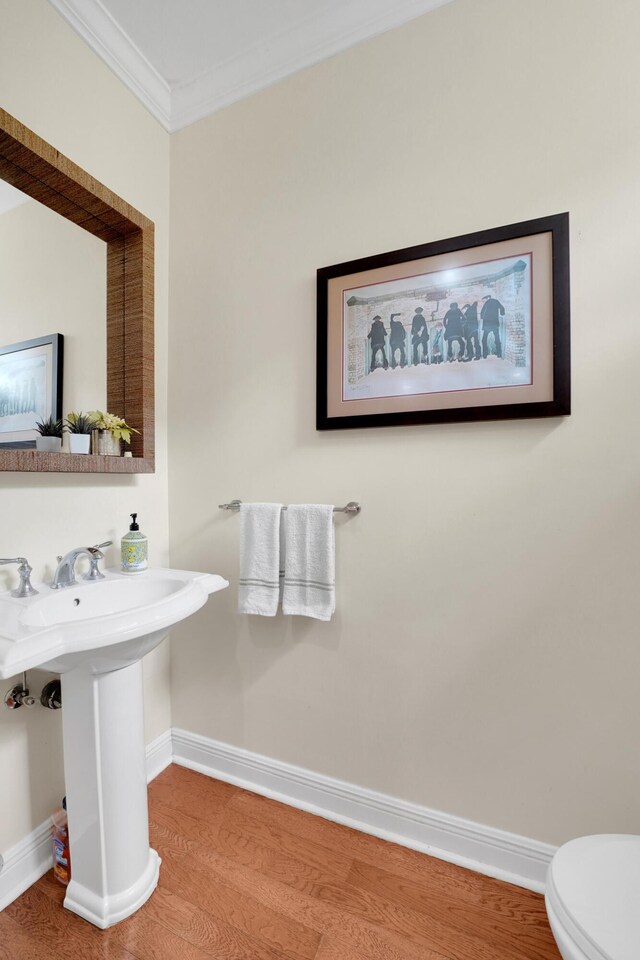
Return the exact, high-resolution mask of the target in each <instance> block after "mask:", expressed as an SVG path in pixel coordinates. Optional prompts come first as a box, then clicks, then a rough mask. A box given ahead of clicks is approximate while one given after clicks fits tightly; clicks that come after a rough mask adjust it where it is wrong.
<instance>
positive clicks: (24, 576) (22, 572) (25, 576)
mask: <svg viewBox="0 0 640 960" xmlns="http://www.w3.org/2000/svg"><path fill="white" fill-rule="evenodd" d="M5 563H17V564H18V576H19V577H20V583H19V585H18V586H17V587H16V589H15V590H12V591H11V596H12V597H18V598H19V599H22V598H23V597H33V596H35V594H36V593H37V592H38V591H37V590H36V589H35V587H32V586H31V580H30V579H29V577H30V576H31V570H32V567H30V566H29V561H28V560H27V558H26V557H13V558H11V559H0V564H2V565H4V564H5Z"/></svg>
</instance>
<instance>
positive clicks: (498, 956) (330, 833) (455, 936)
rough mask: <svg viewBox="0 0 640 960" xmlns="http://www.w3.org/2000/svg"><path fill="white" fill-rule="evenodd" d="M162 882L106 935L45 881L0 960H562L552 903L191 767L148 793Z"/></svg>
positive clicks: (7, 935) (13, 912)
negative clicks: (66, 959) (548, 907)
mask: <svg viewBox="0 0 640 960" xmlns="http://www.w3.org/2000/svg"><path fill="white" fill-rule="evenodd" d="M149 809H150V817H151V824H150V832H151V836H152V842H153V845H154V846H155V847H156V849H157V850H158V852H159V853H160V855H161V856H162V858H163V863H162V866H161V870H160V884H159V887H158V889H157V890H156V891H155V893H154V894H153V896H152V897H151V899H150V900H149V901H148V903H147V904H145V906H144V907H142V909H141V910H140V911H138V912H137V913H136V914H135V915H134V916H132V917H130V918H129V919H128V920H125V921H124V922H122V923H120V924H117V925H116V926H115V927H112V928H111V929H109V930H107V931H100V930H97V929H96V928H95V927H92V926H91V925H90V924H88V923H86V922H85V921H83V920H81V919H80V918H79V917H76V916H74V915H73V914H71V913H70V912H68V911H65V910H64V909H62V900H63V898H64V892H65V891H64V888H63V887H61V885H60V884H58V883H57V882H56V881H55V880H54V879H53V877H52V875H51V874H49V875H47V876H45V877H43V878H42V879H41V880H39V881H38V883H37V884H35V885H34V886H33V887H32V888H31V889H30V890H28V891H27V892H26V893H25V894H24V895H23V896H22V897H20V898H18V900H16V901H15V902H14V903H13V904H10V905H9V906H8V907H7V908H6V909H5V911H4V912H3V913H2V914H0V960H18V958H19V960H23V958H24V960H36V957H37V958H38V960H40V958H41V957H42V956H52V957H62V956H67V955H68V956H73V957H74V958H77V960H165V958H171V960H560V955H559V953H558V951H557V948H556V947H555V943H554V940H553V937H552V935H551V931H550V929H549V926H548V923H547V919H546V912H545V909H544V901H543V898H542V897H540V896H539V895H537V894H534V893H532V892H531V891H528V890H522V889H520V888H518V887H515V886H512V885H510V884H505V883H502V882H500V881H498V880H491V879H490V878H488V877H484V876H481V875H480V874H476V873H473V872H471V871H469V870H465V869H462V868H460V867H457V866H454V865H453V864H450V863H445V862H444V861H442V860H437V859H435V858H433V857H428V856H425V855H423V854H421V853H418V852H416V851H413V850H407V849H406V848H404V847H400V846H398V845H396V844H391V843H387V842H385V841H383V840H380V839H378V838H376V837H371V836H368V835H366V834H362V833H358V832H357V831H355V830H352V829H350V828H348V827H343V826H341V825H340V824H336V823H332V822H330V821H327V820H323V819H321V818H319V817H315V816H312V815H311V814H308V813H305V812H303V811H300V810H296V809H294V808H292V807H288V806H285V805H283V804H281V803H277V802H276V801H273V800H269V799H266V798H264V797H260V796H258V795H256V794H252V793H250V792H248V791H245V790H241V789H240V788H238V787H234V786H232V785H230V784H226V783H222V782H220V781H216V780H213V779H211V778H210V777H206V776H204V775H203V774H199V773H197V772H194V771H192V770H188V769H186V768H183V767H179V766H171V767H169V768H167V770H165V771H163V773H161V774H160V776H159V777H157V778H156V780H155V781H154V782H153V783H152V784H151V785H150V788H149Z"/></svg>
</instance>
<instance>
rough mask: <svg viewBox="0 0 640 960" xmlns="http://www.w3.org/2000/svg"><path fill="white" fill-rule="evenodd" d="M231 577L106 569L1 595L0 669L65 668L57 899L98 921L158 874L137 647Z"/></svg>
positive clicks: (116, 913)
mask: <svg viewBox="0 0 640 960" xmlns="http://www.w3.org/2000/svg"><path fill="white" fill-rule="evenodd" d="M228 585H229V584H228V583H227V581H226V580H224V579H223V578H222V577H219V576H215V575H214V574H209V573H194V572H192V571H188V570H164V569H162V570H160V569H158V570H146V571H145V572H144V573H138V574H123V573H119V572H117V571H106V575H105V578H104V579H103V580H98V581H93V582H85V581H80V582H79V583H78V584H76V585H74V586H71V587H66V588H65V589H63V590H52V589H51V588H50V587H48V586H47V585H46V584H44V585H42V586H41V585H39V584H36V587H37V589H38V590H39V591H40V592H39V593H38V594H37V596H33V597H27V598H24V599H16V598H14V597H11V595H10V594H9V593H5V594H3V595H0V677H11V676H14V675H15V674H17V673H20V672H22V671H23V670H29V669H31V668H32V667H41V668H43V669H47V670H52V671H54V672H56V673H60V674H62V707H63V709H62V735H63V743H64V774H65V789H66V794H67V813H68V818H69V844H70V848H71V882H70V883H69V886H68V887H67V893H66V896H65V900H64V905H65V907H66V908H67V909H68V910H72V911H73V912H74V913H77V914H78V915H79V916H81V917H84V919H85V920H88V921H89V922H90V923H93V924H95V926H97V927H101V928H105V927H109V926H111V925H112V924H114V923H119V922H120V921H121V920H124V919H125V917H128V916H130V915H131V914H132V913H135V911H136V910H138V909H139V908H140V907H141V906H142V905H143V904H144V903H145V902H146V901H147V900H148V898H149V897H150V896H151V894H152V893H153V891H154V889H155V887H156V885H157V883H158V874H159V868H160V858H159V857H158V854H157V853H156V851H155V850H152V849H151V848H150V847H149V823H148V812H147V780H146V770H145V744H144V716H143V702H142V662H141V661H142V657H143V656H144V655H145V653H148V652H149V650H152V649H153V647H155V646H157V645H158V644H159V643H160V642H161V640H163V639H164V637H166V635H167V632H168V630H169V629H170V628H171V627H172V626H173V624H175V623H178V621H180V620H184V618H185V617H188V616H190V615H191V614H192V613H195V612H196V610H199V609H200V607H202V606H203V605H204V604H205V603H206V601H207V598H208V596H209V594H211V593H216V592H217V591H218V590H223V589H224V588H225V587H227V586H228Z"/></svg>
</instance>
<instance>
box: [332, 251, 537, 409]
mask: <svg viewBox="0 0 640 960" xmlns="http://www.w3.org/2000/svg"><path fill="white" fill-rule="evenodd" d="M515 257H519V258H521V257H530V258H531V265H530V271H529V279H528V283H529V290H530V293H529V299H530V310H531V318H533V303H534V297H533V260H534V257H533V251H532V250H526V251H522V250H521V251H519V252H518V253H516V254H511V253H510V254H509V255H508V257H489V258H486V259H482V260H475V261H472V262H470V263H464V264H462V266H463V267H467V266H482V264H484V263H495V262H496V261H497V260H500V259H514V258H515ZM415 262H419V261H415ZM442 271H443V268H442V267H438V268H437V269H436V270H429V271H426V272H423V273H418V274H408V275H406V276H402V277H397V278H396V277H394V278H393V279H391V280H379V281H375V282H374V283H371V284H364V286H376V285H377V284H380V285H382V284H385V283H390V282H391V283H393V282H395V281H396V280H404V279H407V280H411V279H413V277H414V276H415V277H426V276H429V274H432V273H434V274H435V273H442ZM362 286H363V285H360V286H356V287H342V288H341V291H340V292H341V295H342V317H341V332H340V342H341V348H342V349H341V400H340V402H341V403H359V402H362V401H363V400H374V399H375V400H397V399H400V397H401V396H402V399H405V398H406V399H410V398H411V397H422V396H429V397H433V396H443V395H446V394H447V393H465V394H467V393H469V392H471V391H473V392H474V393H475V392H477V391H479V390H503V389H514V384H497V385H487V386H480V387H466V388H465V389H464V390H462V391H461V390H455V389H452V390H438V391H423V392H421V393H408V394H402V395H399V394H397V393H390V394H384V395H378V396H376V397H350V398H345V396H344V375H345V367H344V364H345V350H344V341H345V315H344V294H346V293H348V292H350V291H351V290H358V289H362ZM531 325H532V324H531ZM529 340H530V342H529V367H530V371H531V379H530V381H529V383H526V384H521V385H518V386H523V387H530V386H532V385H533V366H534V356H533V338H532V337H530V338H529Z"/></svg>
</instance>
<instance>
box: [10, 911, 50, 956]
mask: <svg viewBox="0 0 640 960" xmlns="http://www.w3.org/2000/svg"><path fill="white" fill-rule="evenodd" d="M43 953H44V950H43V946H42V943H41V942H40V941H39V940H38V939H36V938H34V937H33V934H30V933H29V931H28V930H27V929H23V928H22V927H21V926H20V925H19V924H18V923H16V921H15V920H14V919H13V918H12V917H10V916H9V915H8V914H7V913H6V911H4V910H3V911H0V960H18V958H20V960H42V956H43Z"/></svg>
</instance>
